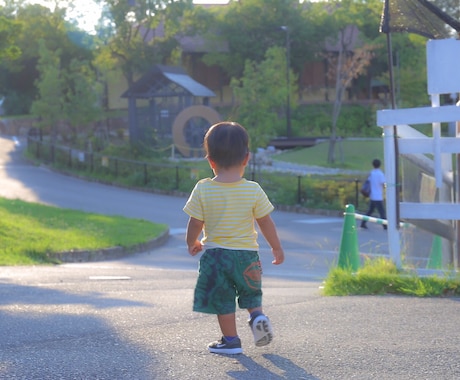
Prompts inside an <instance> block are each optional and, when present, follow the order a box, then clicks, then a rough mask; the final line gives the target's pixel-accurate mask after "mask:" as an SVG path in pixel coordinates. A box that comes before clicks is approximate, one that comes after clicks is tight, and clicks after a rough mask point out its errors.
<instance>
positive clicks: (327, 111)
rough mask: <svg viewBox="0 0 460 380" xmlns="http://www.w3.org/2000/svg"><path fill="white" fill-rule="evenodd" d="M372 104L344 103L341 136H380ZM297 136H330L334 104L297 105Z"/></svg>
mask: <svg viewBox="0 0 460 380" xmlns="http://www.w3.org/2000/svg"><path fill="white" fill-rule="evenodd" d="M375 111H376V110H375V108H374V107H372V106H361V105H343V106H342V111H341V116H340V117H339V119H338V121H337V129H338V131H339V133H338V134H339V136H341V137H357V136H359V137H380V136H381V134H382V130H381V128H378V127H376V126H375ZM292 120H293V126H294V128H293V130H294V135H296V136H305V137H310V136H315V137H316V136H329V133H330V128H331V122H332V104H309V105H302V106H299V107H297V108H296V109H295V110H294V111H293V113H292Z"/></svg>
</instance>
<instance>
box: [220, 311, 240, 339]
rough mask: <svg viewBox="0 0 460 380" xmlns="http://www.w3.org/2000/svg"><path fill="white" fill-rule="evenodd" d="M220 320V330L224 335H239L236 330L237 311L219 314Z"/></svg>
mask: <svg viewBox="0 0 460 380" xmlns="http://www.w3.org/2000/svg"><path fill="white" fill-rule="evenodd" d="M217 320H218V321H219V326H220V330H221V331H222V335H224V336H238V333H237V332H236V318H235V313H232V314H220V315H218V316H217Z"/></svg>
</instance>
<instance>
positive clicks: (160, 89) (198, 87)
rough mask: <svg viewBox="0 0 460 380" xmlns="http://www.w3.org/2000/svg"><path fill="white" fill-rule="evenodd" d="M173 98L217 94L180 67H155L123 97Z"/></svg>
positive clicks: (212, 95)
mask: <svg viewBox="0 0 460 380" xmlns="http://www.w3.org/2000/svg"><path fill="white" fill-rule="evenodd" d="M173 96H197V97H206V98H208V97H214V96H216V94H215V93H214V92H213V91H211V90H210V89H209V88H207V87H206V86H203V85H202V84H201V83H199V82H197V81H196V80H194V79H192V78H191V77H190V76H188V75H187V73H186V72H185V71H184V70H183V69H182V68H180V67H175V66H164V65H155V66H153V67H152V68H151V69H150V70H149V71H147V72H146V73H145V74H144V75H142V77H140V78H139V79H138V80H137V81H136V82H134V83H133V85H132V86H131V88H128V89H127V90H126V91H125V92H124V93H123V94H122V95H121V97H122V98H131V97H134V98H136V99H150V98H156V97H173Z"/></svg>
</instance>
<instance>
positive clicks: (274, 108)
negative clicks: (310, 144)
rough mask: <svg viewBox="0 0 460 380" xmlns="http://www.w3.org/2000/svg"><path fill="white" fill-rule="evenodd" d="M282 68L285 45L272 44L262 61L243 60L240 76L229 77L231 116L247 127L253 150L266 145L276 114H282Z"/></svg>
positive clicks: (273, 130)
mask: <svg viewBox="0 0 460 380" xmlns="http://www.w3.org/2000/svg"><path fill="white" fill-rule="evenodd" d="M285 70H286V51H285V49H284V48H279V47H273V48H270V49H268V50H267V52H266V54H265V60H264V61H262V62H260V63H256V62H254V61H250V60H247V61H246V65H245V69H244V75H243V76H242V77H241V79H233V80H232V83H231V86H232V89H233V91H234V94H235V97H236V99H237V104H238V105H237V106H236V107H235V109H234V111H233V112H234V115H233V118H234V119H235V120H237V121H238V122H240V123H241V124H242V125H244V126H245V127H246V128H247V130H248V133H249V136H250V138H251V145H252V148H253V151H254V152H255V151H256V150H257V148H258V147H264V146H266V145H267V143H268V142H269V141H270V140H271V139H272V138H273V137H274V136H275V135H276V132H277V129H279V127H280V124H281V123H280V117H279V115H280V114H281V115H284V113H283V107H284V104H285V103H284V102H285V100H286V94H287V84H286V77H285V75H284V73H285ZM291 78H292V79H291V86H290V90H291V91H292V92H294V93H295V91H296V85H295V83H296V77H295V75H294V74H292V75H291Z"/></svg>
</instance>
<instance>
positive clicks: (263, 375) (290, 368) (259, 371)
mask: <svg viewBox="0 0 460 380" xmlns="http://www.w3.org/2000/svg"><path fill="white" fill-rule="evenodd" d="M262 356H263V357H264V358H265V359H267V360H269V361H271V362H272V363H273V364H274V365H275V366H277V367H278V368H279V369H281V370H282V371H284V374H283V375H278V374H277V373H274V372H272V371H270V370H269V369H267V368H265V367H264V366H262V365H261V364H259V363H257V362H255V361H254V360H253V359H252V358H250V357H248V356H246V355H238V356H237V357H235V358H236V359H237V360H238V362H240V363H241V365H243V366H244V367H245V368H246V369H247V370H246V371H228V372H227V375H228V376H230V377H231V378H233V379H238V380H245V379H247V380H253V379H256V378H257V379H264V380H286V379H289V380H294V379H296V380H319V378H318V377H316V376H313V375H312V374H310V373H308V372H307V371H305V369H303V368H301V367H299V366H298V365H296V364H294V363H293V362H292V361H291V360H289V359H286V358H284V357H282V356H280V355H275V354H263V355H262Z"/></svg>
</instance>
